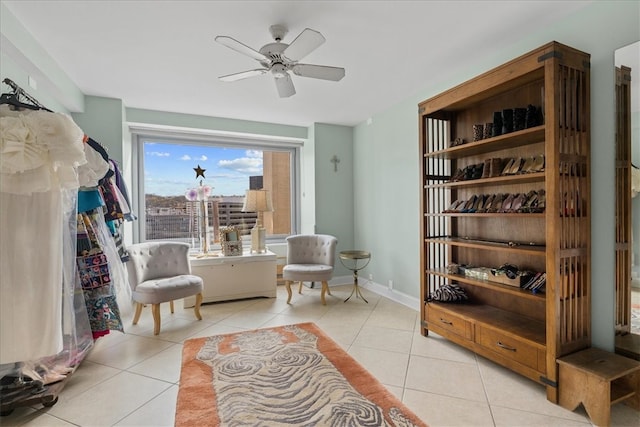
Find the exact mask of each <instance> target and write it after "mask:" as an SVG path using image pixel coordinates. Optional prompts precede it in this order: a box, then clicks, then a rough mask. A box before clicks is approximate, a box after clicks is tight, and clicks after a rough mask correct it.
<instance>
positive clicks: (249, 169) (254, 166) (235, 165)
mask: <svg viewBox="0 0 640 427" xmlns="http://www.w3.org/2000/svg"><path fill="white" fill-rule="evenodd" d="M260 154H261V155H260V157H240V158H238V159H233V160H220V161H219V162H218V166H219V167H221V168H223V169H230V170H233V171H236V172H240V173H245V174H261V173H262V153H260Z"/></svg>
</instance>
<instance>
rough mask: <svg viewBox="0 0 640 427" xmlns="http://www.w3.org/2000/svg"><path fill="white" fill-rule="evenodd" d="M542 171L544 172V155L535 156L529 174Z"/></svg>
mask: <svg viewBox="0 0 640 427" xmlns="http://www.w3.org/2000/svg"><path fill="white" fill-rule="evenodd" d="M542 171H544V154H540V155H537V156H536V157H535V160H534V162H533V166H531V172H542Z"/></svg>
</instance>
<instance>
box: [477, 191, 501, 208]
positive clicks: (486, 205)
mask: <svg viewBox="0 0 640 427" xmlns="http://www.w3.org/2000/svg"><path fill="white" fill-rule="evenodd" d="M495 196H496V195H495V194H491V195H488V194H487V196H486V197H485V199H484V202H483V203H482V206H480V205H478V209H477V210H476V212H477V213H485V212H487V209H489V208H490V207H491V204H492V203H493V198H494V197H495Z"/></svg>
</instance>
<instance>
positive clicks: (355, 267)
mask: <svg viewBox="0 0 640 427" xmlns="http://www.w3.org/2000/svg"><path fill="white" fill-rule="evenodd" d="M339 257H340V262H341V263H342V265H344V266H345V267H346V268H348V269H349V270H351V271H353V290H352V291H351V294H350V295H349V297H348V298H347V299H346V300H344V302H347V301H349V298H351V297H352V296H353V294H354V293H355V294H356V298H362V300H363V301H364V302H366V303H367V304H369V301H367V300H366V299H365V297H364V296H362V292H360V288H359V287H358V271H359V270H362V269H363V268H365V267H366V266H367V265H368V264H369V261H371V252H367V251H342V252H340V254H339ZM358 263H360V264H358Z"/></svg>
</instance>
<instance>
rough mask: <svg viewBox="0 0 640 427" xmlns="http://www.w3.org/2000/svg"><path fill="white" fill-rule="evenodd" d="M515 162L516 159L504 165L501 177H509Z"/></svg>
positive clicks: (511, 159)
mask: <svg viewBox="0 0 640 427" xmlns="http://www.w3.org/2000/svg"><path fill="white" fill-rule="evenodd" d="M515 161H516V159H514V158H510V159H508V160H507V163H506V164H505V165H504V168H503V169H502V172H500V175H509V172H510V171H511V169H512V168H513V163H514V162H515Z"/></svg>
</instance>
